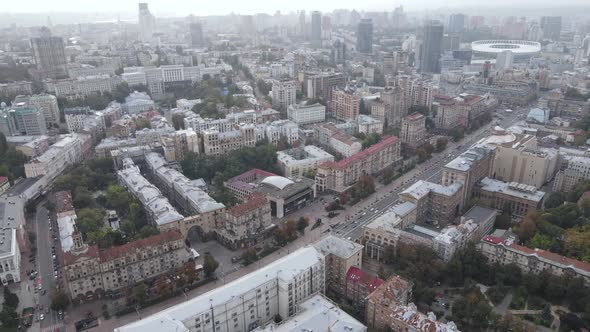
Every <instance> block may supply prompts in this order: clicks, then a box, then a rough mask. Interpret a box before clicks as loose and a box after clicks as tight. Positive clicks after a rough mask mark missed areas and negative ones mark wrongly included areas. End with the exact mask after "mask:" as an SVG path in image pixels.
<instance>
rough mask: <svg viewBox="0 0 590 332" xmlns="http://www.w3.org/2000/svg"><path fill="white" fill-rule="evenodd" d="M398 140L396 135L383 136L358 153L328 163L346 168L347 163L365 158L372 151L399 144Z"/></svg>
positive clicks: (335, 166)
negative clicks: (379, 140) (377, 141)
mask: <svg viewBox="0 0 590 332" xmlns="http://www.w3.org/2000/svg"><path fill="white" fill-rule="evenodd" d="M399 142H400V140H399V138H397V137H396V136H385V137H383V139H382V140H381V142H379V143H377V144H374V145H372V146H370V147H369V148H367V149H364V150H362V151H361V152H359V153H356V154H354V155H352V156H350V157H348V158H345V159H342V160H340V161H338V162H335V163H330V164H328V165H331V166H333V167H334V168H346V167H347V166H348V165H350V164H352V163H355V162H357V161H359V160H362V159H365V158H368V157H370V156H371V155H372V154H373V153H376V152H377V151H380V150H381V149H385V148H387V147H388V146H390V145H392V144H396V143H397V144H399Z"/></svg>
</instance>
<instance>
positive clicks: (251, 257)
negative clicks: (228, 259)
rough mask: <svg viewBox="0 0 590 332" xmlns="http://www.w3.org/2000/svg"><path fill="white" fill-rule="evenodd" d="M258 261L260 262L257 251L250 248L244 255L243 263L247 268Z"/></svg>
mask: <svg viewBox="0 0 590 332" xmlns="http://www.w3.org/2000/svg"><path fill="white" fill-rule="evenodd" d="M256 260H258V254H257V253H256V249H254V248H249V249H246V250H245V251H244V252H243V253H242V263H243V264H244V265H245V266H247V265H250V264H252V263H254V262H255V261H256Z"/></svg>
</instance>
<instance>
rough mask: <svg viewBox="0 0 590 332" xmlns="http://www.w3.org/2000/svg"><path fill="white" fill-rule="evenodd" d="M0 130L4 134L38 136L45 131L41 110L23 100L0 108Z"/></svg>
mask: <svg viewBox="0 0 590 332" xmlns="http://www.w3.org/2000/svg"><path fill="white" fill-rule="evenodd" d="M0 132H2V133H3V134H4V136H19V135H26V136H40V135H45V134H46V133H47V126H46V124H45V118H44V117H43V112H41V110H39V109H38V108H36V107H34V106H32V105H27V104H26V103H24V102H19V103H16V104H13V107H12V108H4V109H0Z"/></svg>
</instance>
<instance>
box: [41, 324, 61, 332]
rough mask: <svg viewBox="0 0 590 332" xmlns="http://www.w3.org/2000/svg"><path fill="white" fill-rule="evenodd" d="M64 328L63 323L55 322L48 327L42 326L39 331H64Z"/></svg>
mask: <svg viewBox="0 0 590 332" xmlns="http://www.w3.org/2000/svg"><path fill="white" fill-rule="evenodd" d="M65 330H66V329H65V328H64V324H63V323H56V324H53V325H51V326H48V327H44V328H42V329H41V332H56V331H59V332H64V331H65Z"/></svg>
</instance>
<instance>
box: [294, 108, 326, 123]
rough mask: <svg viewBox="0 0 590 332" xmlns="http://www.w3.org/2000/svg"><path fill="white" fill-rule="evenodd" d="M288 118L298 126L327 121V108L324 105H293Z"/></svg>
mask: <svg viewBox="0 0 590 332" xmlns="http://www.w3.org/2000/svg"><path fill="white" fill-rule="evenodd" d="M287 117H288V118H289V120H291V121H293V122H295V123H296V124H298V125H304V124H310V123H318V122H324V121H326V106H324V105H322V104H318V103H316V104H313V105H304V104H293V105H289V107H288V108H287Z"/></svg>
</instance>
